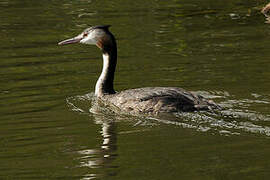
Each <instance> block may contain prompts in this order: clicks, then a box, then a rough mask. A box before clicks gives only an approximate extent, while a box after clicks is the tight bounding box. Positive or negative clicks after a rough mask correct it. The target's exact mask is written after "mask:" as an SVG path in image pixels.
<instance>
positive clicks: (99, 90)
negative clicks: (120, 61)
mask: <svg viewBox="0 0 270 180" xmlns="http://www.w3.org/2000/svg"><path fill="white" fill-rule="evenodd" d="M116 60H117V55H116V53H103V68H102V72H101V75H100V76H99V78H98V81H97V83H96V88H95V95H96V96H97V97H101V96H103V95H104V94H114V93H115V91H114V88H113V80H114V72H115V68H116Z"/></svg>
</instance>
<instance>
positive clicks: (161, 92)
mask: <svg viewBox="0 0 270 180" xmlns="http://www.w3.org/2000/svg"><path fill="white" fill-rule="evenodd" d="M109 27H110V25H102V26H92V27H90V28H87V29H85V30H84V31H83V32H82V33H81V34H79V35H78V36H76V37H74V38H71V39H67V40H64V41H61V42H59V43H58V44H59V45H64V44H72V43H82V44H93V45H96V46H97V47H99V48H100V49H101V50H102V53H103V69H102V73H101V75H100V76H99V78H98V81H97V83H96V87H95V96H96V97H97V98H98V99H100V100H102V101H104V102H105V104H110V105H113V106H116V107H118V108H119V109H120V110H121V111H125V112H128V113H132V114H134V113H148V114H158V113H170V112H179V111H199V110H212V109H217V108H219V106H218V105H216V104H215V103H214V102H212V101H209V100H206V99H204V98H203V97H202V96H200V95H196V94H193V93H191V92H188V91H185V90H184V89H181V88H177V87H146V88H138V89H129V90H125V91H121V92H116V91H115V90H114V88H113V80H114V72H115V68H116V62H117V46H116V41H115V38H114V36H113V34H112V33H111V32H110V31H109Z"/></svg>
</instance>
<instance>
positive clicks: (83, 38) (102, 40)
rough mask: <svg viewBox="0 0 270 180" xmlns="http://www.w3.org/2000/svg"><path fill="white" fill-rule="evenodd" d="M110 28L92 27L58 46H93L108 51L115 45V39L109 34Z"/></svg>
mask: <svg viewBox="0 0 270 180" xmlns="http://www.w3.org/2000/svg"><path fill="white" fill-rule="evenodd" d="M109 27H110V25H100V26H92V27H90V28H87V29H85V30H84V31H83V32H82V33H81V34H79V35H78V36H76V37H74V38H71V39H67V40H64V41H61V42H59V43H58V45H65V44H73V43H82V44H92V45H96V46H97V47H99V48H100V49H102V50H106V49H107V48H110V47H111V46H113V45H115V39H114V37H113V35H112V34H111V33H110V32H109Z"/></svg>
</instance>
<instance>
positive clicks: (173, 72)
mask: <svg viewBox="0 0 270 180" xmlns="http://www.w3.org/2000/svg"><path fill="white" fill-rule="evenodd" d="M265 3H266V2H265V1H251V0H249V1H244V0H237V1H235V0H234V1H232V0H228V1H214V0H196V1H195V0H192V1H190V0H189V1H187V0H185V1H175V0H171V1H154V0H150V1H141V0H138V1H94V0H92V1H91V0H77V1H71V0H63V1H56V0H50V1H45V0H39V1H34V0H25V1H21V0H20V1H19V0H1V1H0V31H1V33H0V39H1V43H0V49H1V51H0V77H1V78H0V107H1V108H0V179H83V180H88V179H117V180H119V179H147V180H149V179H155V180H156V179H268V178H269V176H270V172H269V168H270V153H269V149H270V143H269V136H270V113H269V110H270V108H269V107H270V60H269V57H270V51H269V37H270V26H269V24H267V23H265V19H264V17H263V16H262V15H261V14H260V13H259V8H260V7H262V6H263V5H264V4H265ZM96 24H111V25H113V26H112V28H111V31H112V32H113V33H114V34H115V36H116V38H117V41H118V47H119V61H118V63H119V64H118V67H117V74H116V82H115V86H116V88H117V90H123V89H127V88H136V87H146V86H177V87H182V88H185V89H188V90H192V91H197V92H198V93H200V94H203V95H204V96H207V97H209V98H211V99H213V100H214V101H216V102H218V103H219V104H220V105H222V106H223V107H224V110H223V111H221V112H220V113H217V114H212V113H205V112H202V113H179V114H175V115H173V116H170V117H160V118H157V117H155V118H153V117H152V118H150V117H148V118H146V117H130V116H126V115H119V114H114V113H112V112H110V111H107V109H106V108H104V107H98V109H99V113H96V112H94V111H92V109H93V108H94V107H93V106H94V105H93V104H92V102H91V100H92V97H93V95H92V92H93V91H94V86H95V82H96V80H97V78H98V76H99V73H100V71H101V63H102V61H101V54H100V51H99V50H98V49H97V48H95V47H93V46H92V47H91V46H86V45H73V46H64V47H58V46H57V42H59V41H60V40H63V39H65V38H69V37H72V36H74V35H77V34H78V33H80V32H81V31H82V30H83V29H84V28H86V27H88V26H89V25H96Z"/></svg>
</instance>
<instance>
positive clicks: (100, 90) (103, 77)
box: [95, 54, 109, 97]
mask: <svg viewBox="0 0 270 180" xmlns="http://www.w3.org/2000/svg"><path fill="white" fill-rule="evenodd" d="M102 56H103V68H102V72H101V75H100V76H99V78H98V81H97V83H96V88H95V95H96V96H97V97H100V96H102V95H103V94H104V92H103V88H104V85H105V84H104V83H105V80H106V78H107V77H108V69H109V55H108V54H103V55H102Z"/></svg>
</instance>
